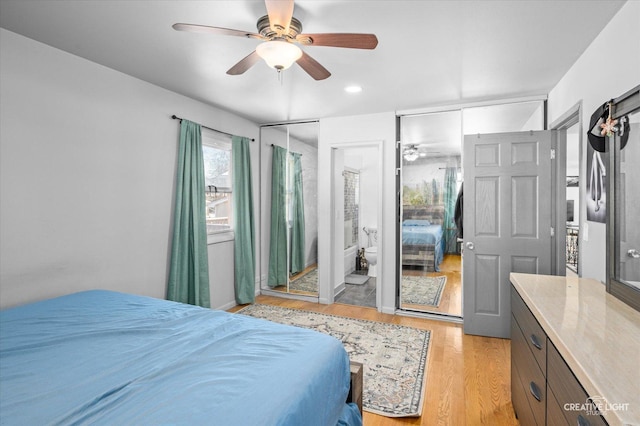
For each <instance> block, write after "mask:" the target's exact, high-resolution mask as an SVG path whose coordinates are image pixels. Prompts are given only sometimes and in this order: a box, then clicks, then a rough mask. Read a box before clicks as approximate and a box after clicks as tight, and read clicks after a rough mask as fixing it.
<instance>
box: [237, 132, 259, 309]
mask: <svg viewBox="0 0 640 426" xmlns="http://www.w3.org/2000/svg"><path fill="white" fill-rule="evenodd" d="M231 141H232V154H231V158H232V162H233V169H232V170H233V223H234V231H235V242H234V251H235V253H234V254H235V297H236V303H238V304H239V305H244V304H246V303H253V302H254V301H255V294H256V290H255V287H256V285H255V275H256V267H255V244H254V241H255V226H254V221H253V215H254V210H253V184H252V182H253V179H252V176H251V155H250V151H249V144H250V142H249V139H248V138H244V137H240V136H233V137H232V138H231Z"/></svg>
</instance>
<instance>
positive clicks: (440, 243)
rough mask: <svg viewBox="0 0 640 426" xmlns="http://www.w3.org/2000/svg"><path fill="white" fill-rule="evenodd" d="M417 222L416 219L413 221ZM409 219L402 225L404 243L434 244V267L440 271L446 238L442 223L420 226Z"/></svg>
mask: <svg viewBox="0 0 640 426" xmlns="http://www.w3.org/2000/svg"><path fill="white" fill-rule="evenodd" d="M413 222H416V221H413ZM413 222H412V223H409V221H405V222H403V225H402V244H403V245H425V244H433V245H434V268H435V270H436V271H438V272H439V271H440V264H441V263H442V259H443V258H444V250H445V240H444V237H443V230H442V225H437V224H430V225H424V226H420V225H417V224H414V223H413Z"/></svg>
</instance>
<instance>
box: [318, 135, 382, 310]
mask: <svg viewBox="0 0 640 426" xmlns="http://www.w3.org/2000/svg"><path fill="white" fill-rule="evenodd" d="M372 147H373V148H376V149H377V151H378V164H377V169H378V173H377V176H378V189H379V190H378V202H377V207H376V210H377V212H376V214H377V219H378V220H377V222H378V263H377V265H378V266H377V278H376V309H378V311H379V312H381V310H382V290H381V284H382V270H383V268H384V260H385V254H384V243H383V241H384V237H383V235H384V232H382V229H381V226H382V199H383V198H382V193H383V183H384V181H383V176H382V165H383V158H384V157H383V154H384V151H383V141H382V140H374V141H358V142H340V143H332V144H329V148H330V149H331V160H330V161H331V165H330V167H331V168H330V176H331V196H330V198H331V205H330V209H329V210H330V212H331V217H330V220H329V223H330V225H329V247H330V250H329V262H328V265H322V264H321V265H320V266H319V268H321V270H319V271H318V272H319V273H320V274H323V273H324V274H327V276H328V277H329V279H324V280H321V281H320V280H319V283H320V288H319V289H318V290H319V292H320V294H319V299H320V303H323V302H324V301H326V302H327V303H328V304H332V303H333V302H334V300H335V282H334V280H333V276H334V271H335V270H336V263H337V261H336V256H337V254H338V253H340V256H343V253H342V251H340V252H338V251H337V250H335V249H334V246H335V240H336V237H335V236H336V232H337V231H338V228H337V222H338V217H337V215H338V214H339V212H337V211H336V209H335V201H334V200H335V195H336V194H335V184H336V182H335V179H336V178H335V176H336V174H335V171H334V168H335V150H337V149H353V148H372ZM340 232H341V233H342V232H344V229H343V227H341V228H340ZM327 287H328V288H327Z"/></svg>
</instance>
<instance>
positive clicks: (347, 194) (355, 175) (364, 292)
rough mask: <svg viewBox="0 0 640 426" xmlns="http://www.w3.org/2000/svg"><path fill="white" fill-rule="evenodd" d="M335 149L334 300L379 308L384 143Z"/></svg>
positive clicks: (333, 187)
mask: <svg viewBox="0 0 640 426" xmlns="http://www.w3.org/2000/svg"><path fill="white" fill-rule="evenodd" d="M331 152H332V159H331V164H332V202H333V206H332V211H333V220H332V226H331V229H332V235H331V237H332V245H331V247H332V248H333V250H332V256H331V259H332V260H331V264H332V267H331V270H330V277H331V280H330V285H331V286H332V287H333V290H334V302H335V303H343V304H349V305H356V306H364V307H370V308H378V307H379V306H380V290H379V287H380V286H379V281H378V277H380V276H382V275H381V268H382V266H381V265H380V264H379V263H378V259H379V255H380V253H379V252H378V247H380V242H381V240H382V233H381V230H380V229H379V225H380V223H381V220H380V217H381V215H380V211H381V196H380V194H381V192H382V191H381V188H382V182H381V176H382V173H381V161H380V152H381V146H380V143H379V142H372V143H366V142H363V143H357V144H340V145H333V146H332V150H331Z"/></svg>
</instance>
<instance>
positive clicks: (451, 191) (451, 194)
mask: <svg viewBox="0 0 640 426" xmlns="http://www.w3.org/2000/svg"><path fill="white" fill-rule="evenodd" d="M457 175H458V173H457V171H456V168H455V167H447V170H446V171H445V175H444V241H445V250H444V251H445V253H457V250H458V249H457V246H458V245H457V243H456V238H457V236H456V234H457V232H456V222H455V208H456V198H457V197H458V191H457V190H456V180H457Z"/></svg>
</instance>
